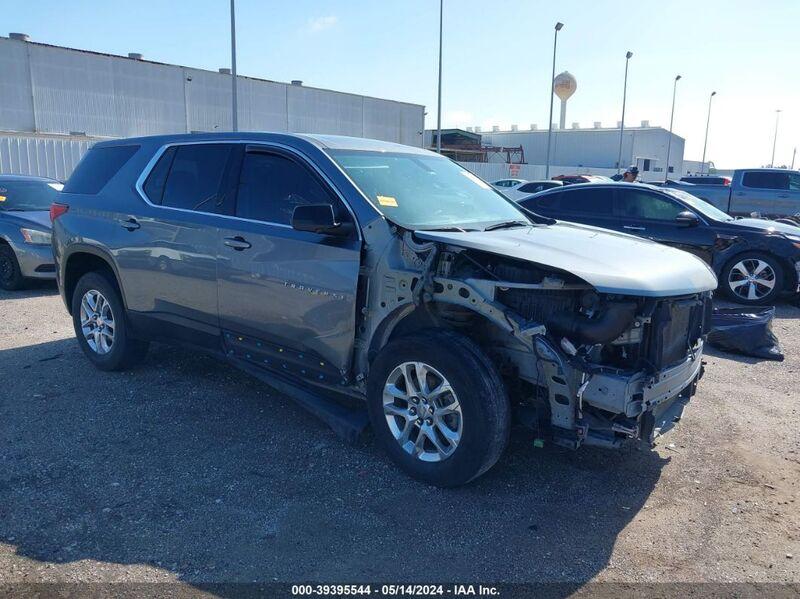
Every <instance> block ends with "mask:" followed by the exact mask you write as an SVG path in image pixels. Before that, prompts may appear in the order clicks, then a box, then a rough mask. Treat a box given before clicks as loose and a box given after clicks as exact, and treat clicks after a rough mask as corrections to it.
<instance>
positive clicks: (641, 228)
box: [622, 225, 644, 231]
mask: <svg viewBox="0 0 800 599" xmlns="http://www.w3.org/2000/svg"><path fill="white" fill-rule="evenodd" d="M622 228H623V229H628V231H644V227H633V226H631V225H623V226H622Z"/></svg>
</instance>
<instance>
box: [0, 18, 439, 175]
mask: <svg viewBox="0 0 800 599" xmlns="http://www.w3.org/2000/svg"><path fill="white" fill-rule="evenodd" d="M231 88H232V85H231V75H230V71H228V70H227V69H220V72H215V71H206V70H202V69H195V68H190V67H183V66H177V65H170V64H163V63H158V62H151V61H147V60H144V59H143V58H142V56H141V55H140V54H135V53H131V54H130V55H129V56H128V57H124V56H115V55H110V54H101V53H98V52H90V51H86V50H76V49H72V48H64V47H60V46H52V45H48V44H41V43H36V42H32V41H29V40H28V38H27V36H25V35H22V34H11V36H9V37H8V38H5V37H0V173H21V174H36V175H43V176H50V177H55V178H59V179H64V178H66V177H67V176H68V175H69V174H70V173H71V172H72V169H73V168H74V166H75V164H76V163H77V161H78V160H79V159H80V157H81V156H82V155H83V153H84V152H85V151H86V150H87V149H88V147H89V146H90V145H91V144H92V143H94V142H95V141H98V140H101V139H109V138H118V137H132V136H140V135H157V134H165V133H189V132H196V131H230V130H231V120H232V119H231V116H232V115H231V104H232V102H231V96H232V89H231ZM237 97H238V115H237V116H238V124H239V129H240V130H242V131H279V132H297V133H311V132H313V133H328V134H341V135H353V136H358V137H371V138H375V139H381V140H386V141H393V142H398V143H402V144H407V145H413V146H420V145H421V144H422V136H423V130H424V113H425V108H424V106H421V105H418V104H410V103H406V102H397V101H393V100H384V99H380V98H372V97H367V96H360V95H355V94H348V93H342V92H336V91H331V90H325V89H317V88H313V87H308V86H305V85H302V83H301V82H299V81H295V82H292V83H279V82H275V81H267V80H263V79H254V78H251V77H243V76H239V77H238V78H237Z"/></svg>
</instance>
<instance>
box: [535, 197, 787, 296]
mask: <svg viewBox="0 0 800 599" xmlns="http://www.w3.org/2000/svg"><path fill="white" fill-rule="evenodd" d="M519 202H520V204H521V205H522V206H524V207H525V208H527V209H528V210H531V211H533V212H536V213H538V214H541V215H543V216H548V217H552V218H556V219H558V220H565V221H572V222H577V223H583V224H587V225H594V226H597V227H602V228H604V229H613V230H616V231H621V232H624V233H630V234H632V235H637V236H639V237H647V238H649V239H652V240H653V241H657V242H659V243H664V244H667V245H671V246H674V247H677V248H680V249H682V250H686V251H688V252H691V253H693V254H695V255H697V256H699V257H700V258H702V259H703V260H704V261H705V262H707V263H708V264H709V265H710V266H711V267H712V268H713V270H714V272H715V273H716V275H717V278H718V279H719V283H720V285H719V287H720V290H722V291H724V292H725V293H726V295H728V296H729V297H730V298H731V299H733V300H735V301H737V302H739V303H742V304H767V303H771V302H774V301H775V300H776V298H777V297H778V296H779V295H780V294H782V293H787V292H791V293H795V292H796V291H797V289H798V280H799V278H800V277H798V273H800V227H793V226H791V225H787V224H782V223H777V222H774V221H769V220H762V219H756V218H742V219H734V218H733V217H731V216H728V215H727V214H725V213H724V212H722V211H721V210H718V209H717V208H715V207H714V206H712V205H711V204H709V203H708V202H705V201H704V200H701V199H699V198H696V197H695V196H693V195H690V194H689V193H687V192H685V191H682V190H679V189H672V188H662V187H654V186H652V185H645V184H631V183H608V184H605V183H592V184H587V185H574V186H566V187H562V188H559V189H552V190H548V191H543V192H541V193H537V194H535V195H533V196H529V197H527V198H523V199H522V200H519Z"/></svg>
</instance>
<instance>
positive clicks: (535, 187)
mask: <svg viewBox="0 0 800 599" xmlns="http://www.w3.org/2000/svg"><path fill="white" fill-rule="evenodd" d="M562 185H564V184H563V183H562V182H561V181H548V180H545V181H525V182H524V183H520V184H519V185H515V186H513V187H507V188H504V189H503V188H498V191H500V193H502V194H503V195H504V196H506V197H507V198H511V199H512V200H518V199H520V198H524V197H526V196H529V195H531V194H534V193H539V192H540V191H544V190H545V189H552V188H553V187H561V186H562Z"/></svg>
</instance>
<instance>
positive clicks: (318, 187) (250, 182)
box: [236, 152, 342, 225]
mask: <svg viewBox="0 0 800 599" xmlns="http://www.w3.org/2000/svg"><path fill="white" fill-rule="evenodd" d="M305 204H331V205H332V206H334V210H335V211H336V212H337V214H338V215H339V216H340V217H341V216H342V215H341V212H342V211H341V210H338V209H337V204H336V203H335V202H334V201H333V198H332V197H331V196H330V194H328V192H327V191H326V190H325V188H324V187H323V186H322V184H321V183H320V182H319V181H317V179H316V178H315V177H314V176H313V175H312V174H311V172H310V171H308V170H307V169H306V168H305V167H303V166H302V165H300V164H298V163H297V162H295V161H294V160H291V159H289V158H286V157H284V156H280V155H278V154H269V153H264V152H247V153H246V154H245V157H244V162H243V163H242V173H241V176H240V178H239V191H238V194H237V196H236V216H240V217H242V218H249V219H252V220H259V221H263V222H269V223H278V224H282V225H289V224H291V221H292V213H293V212H294V209H295V206H302V205H305Z"/></svg>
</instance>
